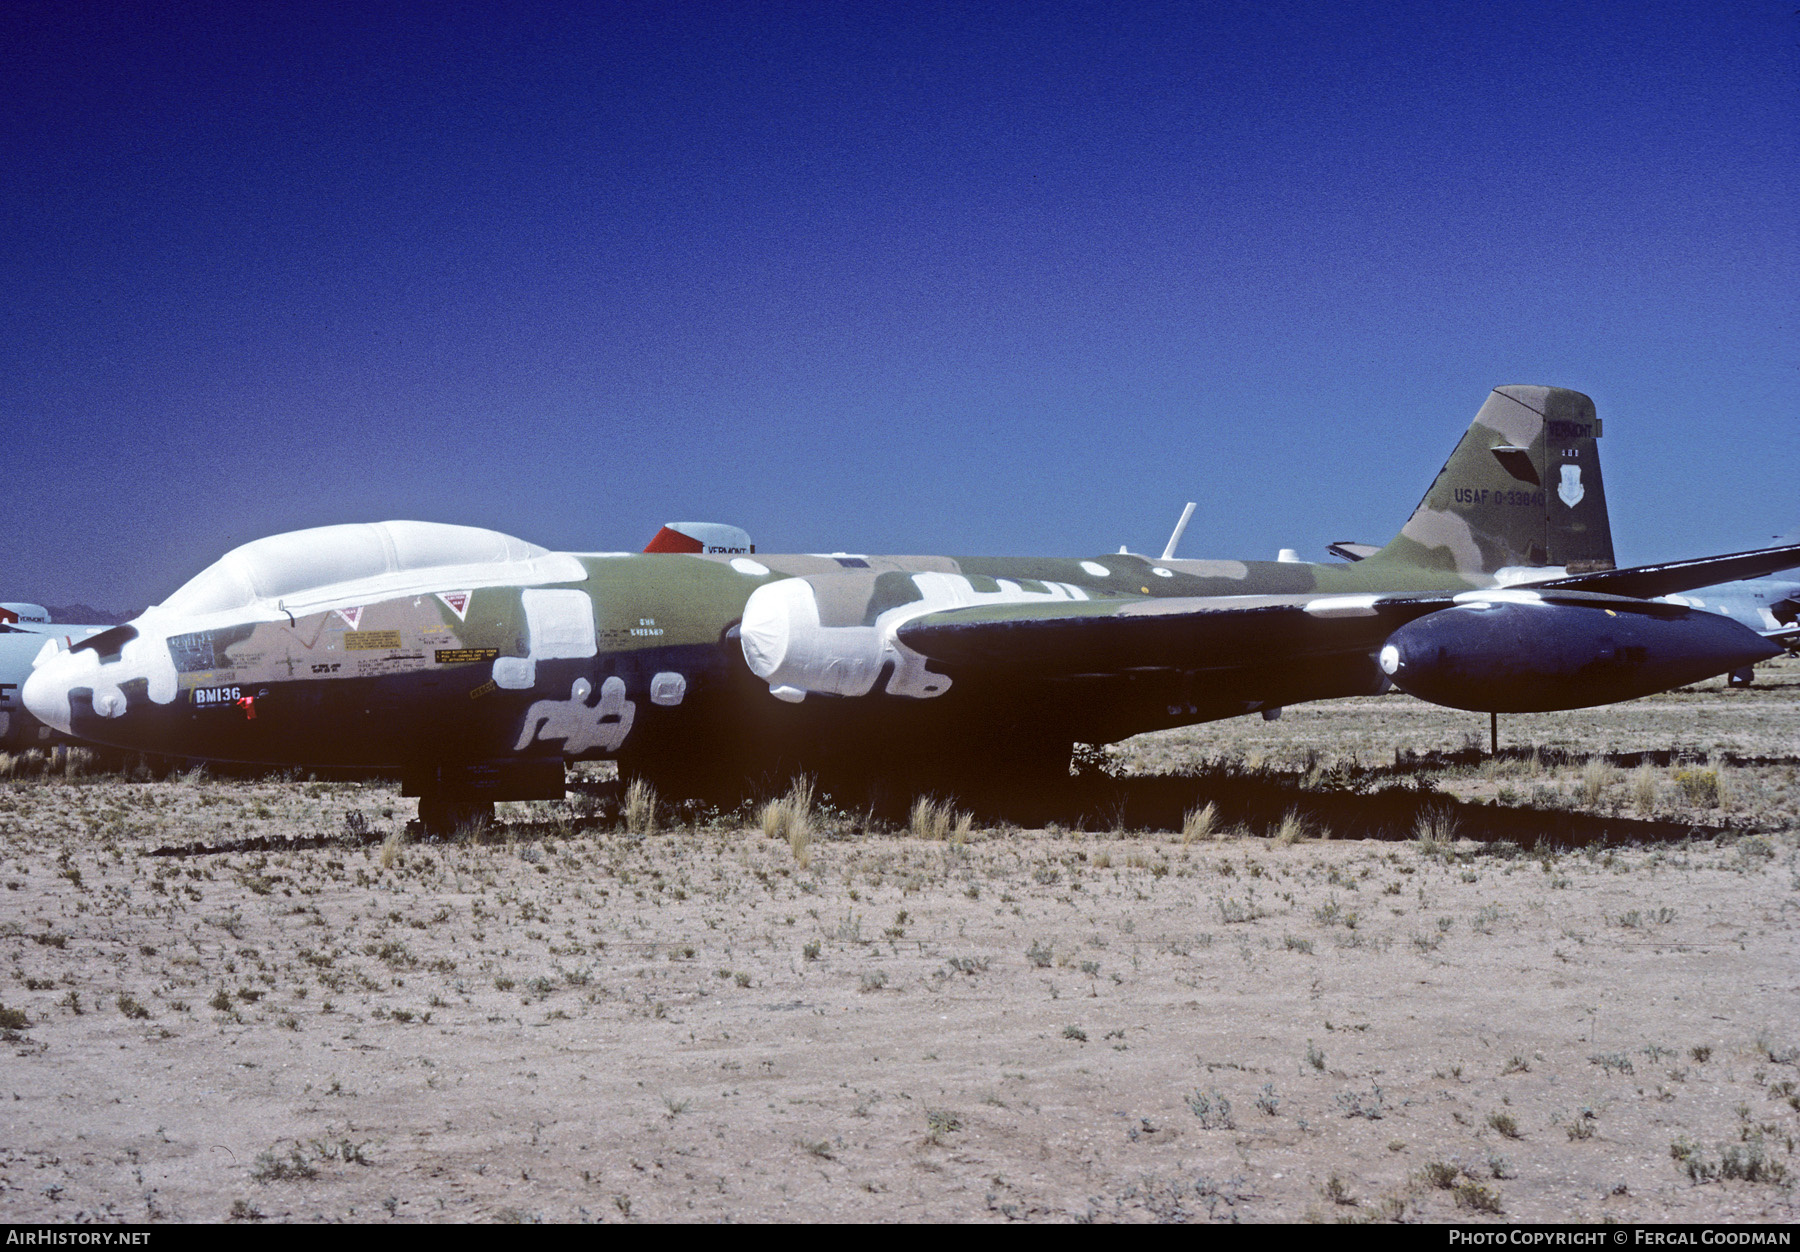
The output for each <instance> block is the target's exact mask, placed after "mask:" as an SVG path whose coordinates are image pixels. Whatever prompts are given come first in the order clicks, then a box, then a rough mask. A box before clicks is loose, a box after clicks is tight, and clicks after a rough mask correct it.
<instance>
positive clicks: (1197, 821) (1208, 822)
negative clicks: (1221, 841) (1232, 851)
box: [1181, 800, 1219, 845]
mask: <svg viewBox="0 0 1800 1252" xmlns="http://www.w3.org/2000/svg"><path fill="white" fill-rule="evenodd" d="M1218 822H1219V806H1218V805H1216V804H1214V803H1213V802H1212V801H1211V800H1208V801H1207V802H1206V807H1205V808H1203V809H1189V810H1188V811H1187V813H1186V814H1185V815H1184V816H1183V817H1182V819H1181V842H1182V843H1183V844H1184V845H1185V844H1190V843H1199V842H1200V841H1202V840H1205V839H1213V838H1216V837H1217V836H1218V834H1219V829H1218Z"/></svg>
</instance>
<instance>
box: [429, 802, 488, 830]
mask: <svg viewBox="0 0 1800 1252" xmlns="http://www.w3.org/2000/svg"><path fill="white" fill-rule="evenodd" d="M493 821H494V802H493V801H492V800H446V799H444V798H443V797H442V796H420V797H419V829H420V832H421V833H422V834H423V835H425V836H426V837H427V838H438V839H448V838H451V837H453V836H456V835H459V834H462V833H463V832H464V831H473V830H475V829H476V828H477V827H478V826H484V825H492V824H493Z"/></svg>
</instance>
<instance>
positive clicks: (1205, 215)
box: [0, 2, 1800, 609]
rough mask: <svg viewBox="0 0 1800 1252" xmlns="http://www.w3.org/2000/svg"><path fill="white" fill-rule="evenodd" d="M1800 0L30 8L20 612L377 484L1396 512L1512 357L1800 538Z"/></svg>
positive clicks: (1655, 460) (102, 589) (1662, 459)
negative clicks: (1796, 1) (1799, 487)
mask: <svg viewBox="0 0 1800 1252" xmlns="http://www.w3.org/2000/svg"><path fill="white" fill-rule="evenodd" d="M1797 71H1800V18H1796V17H1795V15H1794V12H1793V6H1792V4H1791V3H1780V4H1774V3H1749V4H1740V5H1731V6H1720V5H1714V4H1677V5H1663V4H1647V5H1646V4H1633V5H1624V4H1618V5H1571V4H1568V3H1566V2H1565V3H1555V4H1543V5H1517V4H1495V5H1482V6H1444V5H1439V4H1420V5H1409V4H1391V5H1329V4H1319V3H1295V4H1287V3H1279V2H1277V3H1255V4H1204V5H1158V4H1131V5H1116V4H1114V5H1108V4H1092V5H1090V4H1059V3H1044V4H1034V5H1010V4H1008V5H981V4H906V5H892V6H887V5H875V4H859V5H842V4H800V3H795V4H775V5H752V4H738V3H730V4H726V3H720V4H619V5H600V4H588V5H546V6H530V5H520V4H508V5H504V6H501V5H483V4H461V5H454V4H439V5H432V6H409V5H376V4H332V5H327V4H316V3H314V4H285V5H257V4H251V5H243V4H235V5H232V6H229V7H226V6H217V7H210V6H165V5H159V6H150V5H131V4H124V5H117V6H100V5H70V4H67V3H61V2H57V3H42V4H40V3H30V2H26V3H17V2H15V3H14V4H11V5H9V6H7V7H6V8H5V9H4V11H0V106H3V108H4V116H5V117H6V118H7V122H6V124H5V126H4V127H3V128H0V162H3V163H4V165H3V168H4V170H5V177H4V178H0V288H3V290H4V291H5V297H4V299H3V300H0V335H3V340H0V342H4V344H5V350H4V352H0V431H3V433H4V438H5V449H6V453H5V456H4V460H3V461H0V464H4V465H5V466H6V468H7V472H6V487H7V492H6V494H7V500H8V505H9V514H10V522H11V524H10V525H9V526H8V528H7V532H6V533H7V536H8V538H7V541H6V544H5V547H4V549H0V551H3V552H4V558H5V559H4V563H3V565H0V584H3V585H0V592H3V593H4V598H9V599H26V600H35V601H38V602H40V603H53V604H54V603H65V602H68V601H72V600H85V601H87V602H88V603H92V604H96V605H100V606H102V607H110V608H124V609H135V608H138V607H141V606H142V605H144V604H145V603H148V602H151V601H155V600H159V599H161V598H162V597H163V596H164V595H166V594H167V593H168V592H169V591H172V590H173V589H174V588H175V587H176V586H177V585H179V584H180V583H181V582H182V581H184V580H185V579H186V578H187V577H189V576H190V575H191V574H193V573H194V572H196V571H197V570H199V569H200V568H201V567H202V566H204V565H206V564H207V563H208V562H210V561H211V560H212V559H214V558H215V557H216V556H217V555H218V554H219V553H221V552H223V551H224V550H225V549H227V548H229V547H231V546H233V545H235V544H238V543H242V542H245V541H247V540H249V539H253V538H257V537H259V536H261V535H265V534H270V533H275V532H278V531H283V530H291V529H296V528H299V527H303V526H313V525H323V524H327V523H332V522H340V521H366V520H379V519H383V518H392V517H417V518H424V519H428V520H436V521H446V522H459V523H465V524H472V525H481V526H491V527H494V528H497V529H500V530H505V531H508V532H510V533H513V534H517V535H520V536H523V537H525V538H528V539H531V540H533V541H535V542H538V543H542V544H545V545H547V546H550V547H556V548H573V549H610V548H635V547H641V546H642V545H643V543H644V542H645V541H647V540H648V539H649V537H650V535H651V534H652V533H654V531H655V530H656V528H657V526H658V525H660V524H661V523H662V522H664V521H667V520H676V519H694V520H717V521H729V522H736V523H739V524H741V525H744V526H745V527H747V528H748V529H749V530H750V531H751V533H752V534H753V536H754V537H755V539H756V540H757V542H758V544H759V546H760V547H762V548H763V549H764V550H767V551H817V550H833V549H843V550H850V551H875V552H881V551H887V552H951V553H1014V554H1027V553H1055V554H1063V555H1075V554H1082V555H1086V554H1091V553H1095V552H1100V551H1108V550H1114V549H1116V548H1117V547H1118V546H1119V545H1120V544H1121V543H1128V544H1130V545H1131V547H1132V548H1133V549H1134V550H1140V551H1142V550H1149V551H1156V550H1160V547H1161V545H1162V543H1163V541H1164V540H1165V539H1166V537H1167V534H1168V531H1169V529H1170V527H1171V526H1172V525H1173V524H1174V521H1175V519H1176V516H1177V515H1178V513H1179V512H1180V509H1181V505H1182V503H1183V502H1184V501H1186V500H1197V501H1199V505H1200V507H1199V509H1198V510H1197V512H1196V515H1195V519H1194V522H1193V524H1192V526H1191V527H1190V528H1189V531H1188V536H1187V538H1186V540H1185V541H1184V543H1183V546H1182V555H1186V556H1236V557H1272V556H1273V555H1274V554H1275V551H1276V549H1277V548H1279V547H1283V546H1291V547H1295V548H1299V549H1300V550H1301V551H1302V553H1303V555H1306V556H1309V557H1313V558H1317V559H1323V557H1324V553H1323V545H1324V544H1325V543H1327V542H1329V541H1331V540H1335V539H1343V538H1355V539H1361V540H1366V541H1375V542H1379V541H1385V540H1386V539H1387V538H1388V537H1389V536H1391V535H1392V533H1393V532H1394V531H1395V530H1397V529H1398V527H1399V526H1400V524H1401V523H1402V522H1403V521H1404V520H1405V517H1406V515H1407V514H1408V513H1409V512H1410V510H1411V508H1412V507H1413V505H1414V504H1415V503H1416V502H1417V500H1418V498H1419V496H1420V495H1421V494H1422V493H1423V491H1424V489H1425V487H1426V486H1427V485H1428V483H1429V481H1430V479H1431V477H1432V475H1433V474H1434V473H1435V472H1436V470H1437V468H1438V467H1439V466H1440V465H1441V464H1442V462H1443V460H1444V458H1445V456H1446V455H1447V454H1448V453H1449V450H1450V448H1451V446H1452V445H1453V444H1454V442H1455V440H1456V439H1457V437H1458V436H1459V435H1460V433H1461V432H1462V430H1463V429H1464V427H1465V426H1466V425H1467V423H1468V421H1469V419H1470V418H1471V417H1472V416H1473V415H1474V413H1475V410H1476V409H1477V408H1478V407H1479V405H1480V404H1481V402H1482V399H1483V398H1484V396H1485V394H1486V392H1487V390H1488V388H1489V387H1491V386H1494V385H1496V384H1499V383H1509V382H1527V383H1550V384H1555V385H1560V386H1568V387H1573V388H1576V389H1578V390H1582V391H1585V392H1587V393H1588V394H1590V395H1592V396H1593V397H1594V399H1595V401H1596V403H1597V404H1598V406H1599V411H1600V414H1601V416H1602V418H1603V419H1604V420H1605V421H1606V423H1607V427H1606V429H1607V435H1606V438H1605V440H1604V442H1603V444H1602V457H1603V461H1604V464H1605V468H1606V477H1607V489H1608V497H1609V500H1610V502H1611V505H1612V515H1613V528H1614V536H1615V539H1616V542H1617V546H1618V549H1619V555H1620V558H1621V560H1622V561H1624V562H1637V561H1645V560H1652V559H1660V558H1665V557H1674V556H1682V555H1699V554H1702V553H1706V552H1724V551H1732V550H1736V549H1740V548H1744V547H1751V546H1756V545H1757V544H1758V543H1761V542H1764V541H1766V540H1767V539H1768V537H1769V536H1771V535H1773V534H1775V533H1777V532H1782V531H1787V530H1790V529H1792V528H1794V527H1795V526H1796V525H1800V493H1797V492H1796V490H1795V477H1796V471H1797V470H1800V421H1797V420H1796V419H1797V415H1800V406H1797V403H1796V402H1797V401H1800V342H1797V339H1796V329H1797V324H1796V313H1797V312H1800V309H1797V305H1800V295H1797V294H1796V293H1797V292H1800V282H1797V281H1796V280H1797V279H1800V272H1797V271H1800V265H1797V264H1796V262H1797V261H1800V243H1797V240H1800V230H1797V229H1796V228H1797V227H1800V214H1796V194H1797V188H1800V179H1797V178H1796V173H1797V172H1800V160H1797V157H1800V145H1797V142H1796V141H1797V140H1800V72H1797Z"/></svg>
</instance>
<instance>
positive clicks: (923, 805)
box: [908, 796, 971, 843]
mask: <svg viewBox="0 0 1800 1252" xmlns="http://www.w3.org/2000/svg"><path fill="white" fill-rule="evenodd" d="M962 818H963V820H962V821H960V822H959V821H958V820H957V819H958V814H957V812H956V810H955V808H954V807H953V806H952V805H951V803H950V802H949V801H948V800H939V799H938V798H937V797H936V796H920V797H919V798H918V799H917V800H914V801H913V806H912V819H911V821H910V822H909V824H908V828H909V829H910V830H911V831H912V834H913V837H914V838H916V839H929V840H932V841H934V842H937V843H942V842H943V841H944V840H946V839H948V838H949V837H950V832H951V829H952V827H955V828H956V829H957V830H958V831H959V832H960V833H961V834H962V836H963V838H964V839H965V840H966V839H967V838H968V834H969V830H970V828H971V825H970V822H969V820H968V815H967V814H963V815H962Z"/></svg>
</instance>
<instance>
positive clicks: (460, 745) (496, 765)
mask: <svg viewBox="0 0 1800 1252" xmlns="http://www.w3.org/2000/svg"><path fill="white" fill-rule="evenodd" d="M1600 434H1601V427H1600V422H1599V419H1598V418H1597V417H1596V416H1595V414H1594V406H1593V402H1592V401H1591V400H1589V399H1588V398H1587V397H1586V396H1584V395H1581V394H1580V393H1578V392H1574V391H1567V390H1562V389H1558V388H1550V387H1536V386H1506V387H1500V388H1496V389H1495V390H1494V391H1493V392H1492V393H1491V394H1490V395H1489V396H1488V398H1487V400H1486V402H1485V403H1484V404H1483V405H1482V407H1481V410H1480V412H1479V413H1478V414H1477V416H1476V418H1475V421H1474V424H1473V425H1471V426H1470V427H1469V429H1468V431H1467V433H1466V434H1464V436H1463V438H1462V440H1461V441H1460V442H1459V443H1458V444H1457V447H1456V450H1455V451H1454V452H1453V453H1452V455H1451V457H1450V460H1449V461H1448V463H1446V464H1445V466H1444V468H1443V469H1442V471H1441V472H1440V473H1439V474H1438V477H1437V479H1436V481H1435V482H1434V483H1433V484H1432V486H1431V488H1430V490H1429V491H1428V492H1427V493H1426V495H1425V498H1424V500H1423V501H1422V502H1421V503H1420V505H1419V507H1418V508H1417V509H1416V510H1415V511H1414V512H1413V514H1412V516H1411V518H1410V519H1409V520H1408V521H1407V523H1406V525H1405V526H1404V527H1403V528H1402V529H1401V531H1400V533H1399V535H1398V536H1396V537H1395V538H1394V539H1393V540H1392V542H1390V543H1388V544H1387V545H1386V546H1384V547H1383V548H1381V549H1380V550H1379V551H1377V552H1375V553H1374V554H1372V555H1370V556H1368V557H1367V558H1366V559H1364V560H1361V561H1358V562H1356V563H1354V564H1349V565H1344V564H1309V563H1306V562H1301V561H1295V560H1282V561H1236V560H1176V559H1173V557H1170V558H1168V559H1161V558H1158V559H1152V558H1149V557H1145V556H1140V555H1133V554H1130V553H1118V554H1107V555H1102V556H1095V557H1092V558H1087V559H1082V558H1052V557H1023V558H1001V557H947V556H874V555H867V554H860V553H858V554H851V553H830V554H815V555H789V556H774V555H751V554H749V553H747V552H746V553H732V552H726V551H718V552H714V551H705V550H700V551H695V550H693V545H696V544H697V545H698V546H699V547H701V548H702V549H704V548H706V547H707V546H709V544H708V543H707V542H706V541H705V540H704V539H699V540H696V539H694V538H693V537H692V536H691V535H690V536H689V537H688V538H689V550H687V551H676V552H668V551H664V552H652V553H605V552H599V553H568V552H550V551H546V550H545V549H543V548H541V547H538V546H536V545H533V544H530V543H526V542H524V541H522V540H519V539H515V538H512V537H510V536H507V535H503V534H499V533H496V532H493V531H487V530H478V529H473V528H469V527H462V526H449V525H440V524H434V523H428V522H404V521H392V522H379V523H372V524H360V525H340V526H326V527H321V528H318V529H314V530H305V531H298V532H294V533H290V534H282V535H275V536H271V537H269V538H266V539H259V540H256V541H255V542H253V543H248V544H245V545H244V546H242V547H239V548H236V549H234V550H232V551H231V552H228V553H227V554H226V555H225V556H224V557H222V558H221V559H220V560H219V561H218V562H217V563H215V564H213V565H212V566H210V567H208V568H207V569H205V570H203V571H202V572H201V573H200V574H198V575H197V576H195V577H194V578H193V579H192V580H191V581H190V582H188V583H187V584H186V585H184V586H183V587H181V588H180V589H179V590H178V591H176V592H175V593H174V594H173V595H171V596H170V597H169V598H168V599H166V600H164V601H163V602H162V603H161V604H159V605H155V606H153V607H152V608H150V609H148V610H146V611H145V612H144V613H143V614H142V615H141V616H140V617H138V618H137V619H135V620H134V621H131V622H129V623H127V624H125V625H122V626H119V627H116V628H114V629H112V630H108V631H105V632H102V633H101V634H98V635H95V636H94V637H92V638H90V639H86V640H83V641H81V642H79V643H76V644H74V645H73V646H64V645H63V644H61V643H57V642H52V643H50V644H47V645H46V646H45V647H44V649H43V652H42V654H41V655H40V656H39V657H38V658H37V662H36V668H35V669H34V670H33V672H32V674H31V677H30V678H29V679H28V680H27V682H26V684H25V691H24V696H25V702H26V704H27V706H28V707H29V708H30V709H31V711H32V712H33V713H34V714H36V716H37V717H38V718H40V719H41V720H43V721H44V722H45V723H47V724H49V725H52V726H55V727H57V728H58V729H60V730H63V731H66V732H69V733H72V734H76V735H79V736H81V737H82V738H86V739H93V740H97V741H100V742H103V743H108V744H117V745H119V746H122V747H134V748H144V749H150V750H154V751H158V752H165V753H170V754H179V755H183V756H191V757H203V758H221V759H228V760H235V761H252V762H267V763H269V764H272V765H291V766H302V767H307V766H312V767H322V766H357V767H364V768H382V769H393V770H395V771H397V772H398V773H399V774H400V775H401V777H402V779H403V785H404V791H405V793H406V794H409V795H417V796H419V797H420V805H419V811H420V816H421V819H422V820H423V821H424V823H425V825H426V826H427V827H428V828H430V829H441V828H444V827H447V826H452V825H454V824H456V823H458V822H461V821H465V820H468V819H469V818H470V817H472V816H475V815H478V814H480V813H481V812H483V811H486V812H491V811H492V809H491V805H492V802H493V801H495V800H513V799H539V798H559V797H561V796H562V795H563V794H564V765H565V763H566V762H568V761H571V760H581V759H592V758H614V759H616V760H617V761H618V762H619V766H620V769H621V771H622V772H623V773H624V774H626V775H633V776H644V777H647V778H649V779H650V780H652V781H654V782H656V783H657V784H658V785H659V787H662V788H664V789H665V792H675V793H684V794H692V793H702V792H705V791H707V790H708V789H710V790H711V791H713V792H716V791H717V790H718V789H719V788H720V787H721V785H723V786H727V787H728V786H733V785H735V786H743V785H744V780H745V779H746V778H750V777H756V776H763V777H767V775H768V774H769V773H770V772H771V771H774V772H777V774H778V773H779V771H781V770H785V769H789V768H806V769H810V770H813V771H814V772H815V773H817V774H818V775H819V776H820V778H821V785H822V786H825V785H830V784H836V785H847V784H846V783H845V781H844V780H854V779H858V778H875V779H878V780H880V779H885V780H891V781H893V782H895V783H898V784H899V785H900V786H901V787H907V786H911V787H916V788H918V789H921V790H923V789H925V788H927V787H940V788H941V787H945V786H951V787H959V786H973V785H978V784H980V783H981V782H982V781H984V780H992V779H994V778H996V777H998V778H1004V779H1009V780H1036V779H1047V778H1049V777H1053V776H1056V775H1061V776H1063V777H1066V776H1067V773H1068V762H1069V755H1070V748H1071V745H1072V744H1073V743H1077V742H1082V743H1108V742H1113V741H1116V740H1118V739H1121V738H1124V737H1126V736H1129V735H1133V734H1137V733H1139V732H1142V731H1148V730H1158V729H1162V728H1166V727H1171V726H1181V725H1186V724H1191V723H1196V722H1205V721H1209V720H1213V719H1218V718H1226V717H1235V716H1239V715H1242V714H1245V713H1254V712H1259V711H1262V712H1267V711H1270V710H1275V709H1279V708H1280V707H1282V706H1284V705H1288V704H1294V703H1298V702H1301V701H1306V700H1319V699H1326V698H1330V697H1338V696H1355V695H1373V694H1376V693H1379V692H1382V691H1384V690H1387V689H1388V688H1389V687H1390V686H1396V687H1399V688H1401V689H1402V690H1405V691H1408V692H1411V693H1412V694H1414V695H1416V696H1419V697H1421V698H1423V699H1426V700H1430V701H1433V702H1435V703H1438V704H1443V705H1448V706H1450V707H1454V708H1462V709H1472V710H1481V711H1497V712H1530V711H1543V710H1551V709H1568V708H1579V707H1583V706H1588V705H1595V704H1605V703H1610V702H1613V701H1618V700H1629V699H1632V698H1634V697H1637V696H1642V695H1647V694H1650V693H1651V692H1655V691H1660V690H1664V689H1667V688H1671V687H1676V686H1681V685H1683V684H1685V683H1689V682H1693V681H1696V680H1698V679H1701V678H1705V677H1708V676H1710V675H1714V674H1718V673H1722V672H1725V671H1727V670H1731V669H1735V668H1738V667H1741V666H1743V665H1747V664H1751V663H1753V662H1754V661H1756V660H1759V659H1761V658H1763V657H1766V656H1769V655H1772V654H1773V653H1774V652H1775V651H1776V650H1777V648H1776V645H1774V644H1772V643H1769V642H1768V641H1766V640H1764V639H1763V638H1761V637H1760V636H1759V635H1757V634H1756V633H1755V632H1754V631H1751V630H1748V629H1746V628H1745V627H1743V626H1741V625H1740V624H1738V623H1737V622H1734V621H1731V620H1729V619H1728V618H1724V617H1720V616H1717V615H1715V614H1712V613H1707V612H1703V611H1699V610H1695V609H1691V608H1687V607H1684V606H1681V605H1676V604H1669V603H1659V602H1657V601H1656V600H1654V599H1652V597H1655V596H1662V595H1669V594H1674V593H1679V592H1681V591H1683V590H1685V589H1687V588H1691V587H1695V586H1700V585H1704V584H1707V583H1714V582H1719V581H1721V580H1724V579H1736V578H1748V577H1756V576H1760V575H1763V574H1767V573H1769V572H1771V571H1773V570H1777V569H1783V568H1788V567H1791V566H1795V565H1800V545H1794V546H1789V547H1783V548H1775V549H1764V550H1760V551H1755V552H1746V553H1738V554H1734V555H1731V556H1723V557H1710V558H1704V559H1699V560H1691V561H1681V562H1675V563H1672V564H1662V565H1654V566H1644V567H1639V568H1635V569H1623V570H1621V569H1615V568H1614V567H1613V550H1612V537H1611V531H1610V527H1609V524H1608V520H1607V513H1606V501H1605V494H1604V491H1603V489H1602V484H1601V477H1600V465H1599V457H1598V448H1597V441H1598V439H1599V437H1600ZM739 533H740V534H741V532H739ZM746 538H747V537H746ZM719 546H725V547H731V546H735V545H733V544H729V543H728V544H724V545H719ZM742 546H746V547H747V546H748V544H747V542H746V543H745V544H743V545H742ZM770 781H773V779H771V780H770ZM965 794H966V793H965Z"/></svg>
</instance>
